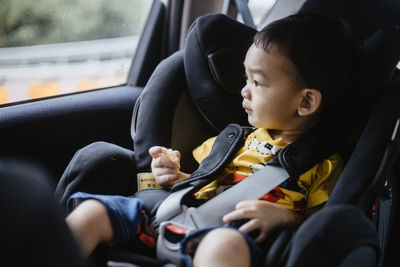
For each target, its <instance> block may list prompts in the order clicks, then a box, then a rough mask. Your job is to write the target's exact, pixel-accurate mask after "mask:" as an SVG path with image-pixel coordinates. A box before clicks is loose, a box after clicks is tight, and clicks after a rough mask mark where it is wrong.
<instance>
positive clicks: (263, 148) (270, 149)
mask: <svg viewBox="0 0 400 267" xmlns="http://www.w3.org/2000/svg"><path fill="white" fill-rule="evenodd" d="M253 147H255V148H256V149H257V151H258V152H260V153H261V154H262V155H273V156H274V155H276V154H277V153H278V152H279V150H281V149H280V148H279V147H278V146H274V145H271V144H270V143H268V142H267V141H263V142H260V141H258V140H257V137H254V139H253V140H251V141H250V143H249V146H248V149H252V148H253Z"/></svg>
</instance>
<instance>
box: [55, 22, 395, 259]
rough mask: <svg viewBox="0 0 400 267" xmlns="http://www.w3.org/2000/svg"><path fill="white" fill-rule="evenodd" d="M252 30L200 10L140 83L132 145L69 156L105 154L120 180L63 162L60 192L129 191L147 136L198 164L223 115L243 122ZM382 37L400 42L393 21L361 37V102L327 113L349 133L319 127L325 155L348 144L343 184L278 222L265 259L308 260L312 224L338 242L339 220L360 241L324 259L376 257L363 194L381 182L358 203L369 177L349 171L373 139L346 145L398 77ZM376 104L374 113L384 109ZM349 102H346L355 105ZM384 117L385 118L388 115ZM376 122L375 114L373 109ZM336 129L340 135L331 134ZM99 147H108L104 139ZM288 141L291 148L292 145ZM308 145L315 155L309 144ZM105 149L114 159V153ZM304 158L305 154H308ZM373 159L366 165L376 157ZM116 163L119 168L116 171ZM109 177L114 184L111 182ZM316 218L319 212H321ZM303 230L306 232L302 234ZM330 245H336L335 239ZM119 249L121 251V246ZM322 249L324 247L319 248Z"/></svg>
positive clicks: (188, 163)
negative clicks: (297, 216)
mask: <svg viewBox="0 0 400 267" xmlns="http://www.w3.org/2000/svg"><path fill="white" fill-rule="evenodd" d="M254 33H255V31H254V30H253V29H251V28H249V27H246V26H245V25H243V24H240V23H238V22H236V21H235V20H233V19H230V18H228V17H226V16H223V15H210V16H206V17H203V18H201V19H199V20H197V21H196V23H195V24H194V26H193V27H192V28H191V30H190V33H189V35H188V38H187V42H186V46H185V49H184V50H183V51H179V52H177V53H175V54H174V55H172V56H171V57H169V58H167V59H166V60H164V61H163V62H162V63H161V64H160V65H159V66H158V67H157V69H156V70H155V72H154V73H153V75H152V77H151V79H150V81H149V82H148V84H147V85H146V87H145V89H144V91H143V93H142V95H141V97H140V101H138V103H137V107H136V108H137V109H136V112H135V113H134V116H133V123H132V129H133V130H132V133H133V137H134V152H132V151H129V150H126V149H123V148H119V147H117V146H114V145H112V144H107V143H103V142H101V143H95V144H92V145H90V146H88V147H86V148H84V149H82V150H81V151H79V152H78V153H77V154H76V156H75V160H79V159H85V160H86V161H87V162H88V164H92V163H90V162H91V161H100V162H102V161H104V162H105V164H101V165H102V166H106V168H107V170H104V171H106V172H109V173H110V177H113V179H119V180H118V181H116V180H112V179H111V178H110V180H109V181H98V180H95V179H96V178H97V177H98V176H96V175H95V172H92V173H90V172H89V173H85V175H82V173H81V174H80V175H81V177H78V178H77V177H75V178H71V177H73V174H72V175H71V173H74V172H76V173H79V171H77V170H66V173H69V175H68V179H63V178H62V181H61V182H60V185H59V187H58V194H59V196H60V198H61V199H62V200H65V199H66V197H67V196H68V195H70V194H71V193H73V192H76V191H78V190H79V191H88V192H93V193H108V194H115V193H118V194H123V195H130V194H133V193H134V192H135V182H134V179H135V174H136V173H138V172H143V171H149V166H150V161H151V159H150V156H149V155H148V152H147V151H148V148H149V147H151V146H153V145H163V146H166V147H173V148H175V149H178V150H180V151H181V152H182V159H183V162H182V167H183V169H184V170H185V171H188V172H190V171H193V170H194V169H195V168H196V164H195V163H194V162H193V161H192V160H190V159H191V158H192V157H191V156H190V154H191V150H192V149H193V148H194V147H196V146H197V145H199V144H200V143H201V141H202V140H204V139H206V138H207V137H209V136H212V135H215V134H216V133H217V132H218V131H220V130H221V129H222V128H224V127H225V126H226V125H227V124H228V123H232V122H236V123H239V124H242V125H245V124H247V119H246V115H245V113H244V112H243V111H242V109H241V108H240V103H241V96H240V89H241V88H242V86H243V84H244V78H243V75H242V74H243V70H242V62H243V59H244V56H245V52H246V50H247V48H248V47H249V46H250V44H251V39H252V36H253V35H254ZM388 44H393V46H394V47H395V48H396V45H397V47H399V46H398V44H399V33H398V28H396V27H391V28H389V29H385V30H383V32H379V33H377V35H374V36H373V37H372V38H371V39H369V41H368V42H366V48H367V49H366V51H367V52H366V55H365V57H364V58H365V63H364V64H363V65H362V67H360V70H359V74H358V77H357V78H356V79H355V81H354V84H353V87H354V88H356V89H357V90H358V91H357V94H360V96H365V97H363V98H359V102H358V103H357V105H354V103H346V104H345V105H343V107H342V109H341V113H338V114H337V117H336V118H332V119H333V120H335V121H337V122H338V124H337V125H345V126H346V129H351V130H349V131H346V134H342V133H344V131H341V130H338V129H330V130H331V131H330V132H329V131H328V132H325V133H326V134H328V136H332V138H331V139H330V140H331V142H330V143H328V144H327V145H326V146H324V147H323V149H322V150H321V148H318V151H314V152H316V153H320V155H325V154H327V153H330V152H331V151H332V150H333V149H336V147H337V146H338V145H340V147H341V148H342V149H343V153H345V154H348V155H349V157H350V159H349V162H348V165H347V166H346V170H345V172H344V174H343V177H345V178H343V179H342V178H341V180H340V181H341V182H340V183H339V184H338V186H337V188H339V189H336V188H335V190H334V193H333V196H332V200H330V201H329V202H328V205H327V207H326V208H324V209H323V210H322V211H321V212H319V213H317V214H315V216H313V217H312V218H310V219H309V220H308V221H307V222H306V223H304V224H303V226H302V227H301V228H300V229H299V230H298V231H297V232H296V233H293V232H283V233H282V234H281V235H280V236H279V237H278V238H277V240H276V242H275V243H274V244H273V245H272V247H271V249H270V253H269V254H268V255H267V260H266V261H267V263H268V264H269V266H277V265H285V264H286V265H288V266H292V265H295V266H301V265H299V264H300V262H304V263H307V264H311V263H310V262H307V260H310V259H312V258H313V257H304V259H303V258H302V256H304V255H308V254H307V253H310V249H311V251H312V250H314V249H315V248H321V249H322V247H321V246H317V245H316V244H318V243H315V240H316V239H315V238H310V237H315V235H312V233H314V230H315V229H318V228H319V229H320V231H318V232H317V233H316V234H317V236H319V237H321V236H323V237H324V238H322V239H320V240H319V241H326V239H325V238H329V239H331V240H334V241H335V242H337V240H336V239H334V238H333V237H336V238H338V237H339V235H335V236H329V233H331V232H332V231H337V230H340V229H341V230H342V233H343V235H344V236H347V238H350V237H349V236H350V235H349V233H348V231H345V230H349V229H354V228H358V229H360V231H358V232H354V233H355V234H354V235H352V237H351V238H350V240H349V241H348V243H349V242H350V241H351V242H358V244H361V245H362V246H361V245H360V249H361V250H360V251H361V254H360V253H355V254H356V255H357V256H358V257H350V258H347V257H346V256H348V255H349V254H351V247H350V248H349V247H345V246H343V250H342V251H340V253H341V255H339V256H337V259H338V261H337V262H334V261H332V260H329V258H324V257H322V259H321V261H323V260H325V261H326V260H327V259H328V261H329V262H330V263H340V262H342V263H343V262H344V263H346V264H347V263H354V262H358V263H360V261H359V260H365V259H368V257H366V256H365V255H370V256H371V258H374V259H375V260H376V259H377V258H378V253H377V251H376V240H377V237H376V233H375V228H374V227H373V225H371V224H370V222H369V220H367V219H366V213H367V211H368V210H369V208H370V205H369V203H370V202H371V201H372V199H373V200H375V199H376V193H377V192H376V193H375V195H372V194H371V197H370V199H368V201H367V202H368V205H365V206H364V205H360V201H361V200H360V199H361V198H360V196H364V190H365V187H366V186H367V185H368V184H369V183H370V181H371V179H364V178H360V179H355V178H354V174H353V175H351V172H352V171H353V172H356V176H358V177H361V175H359V174H357V173H358V171H359V170H358V169H357V168H356V167H357V166H356V165H357V161H360V162H363V157H364V156H366V155H365V153H363V152H362V151H361V152H358V151H359V150H361V149H366V148H365V147H368V145H369V144H370V143H368V144H367V145H365V143H361V140H363V139H360V143H359V145H357V147H356V150H354V153H355V154H354V153H351V151H352V150H353V147H354V144H355V141H356V140H358V136H359V135H358V133H360V132H361V129H362V127H363V126H364V123H365V121H366V120H367V118H368V117H369V114H370V113H371V110H372V109H371V107H372V106H374V105H375V103H376V100H377V99H378V98H380V96H381V95H383V94H382V91H383V88H384V87H389V88H391V87H395V86H396V80H395V79H393V75H394V72H396V73H397V71H395V68H396V62H397V61H398V59H399V56H398V53H397V50H396V49H395V48H394V47H392V46H390V45H389V46H388ZM389 82H391V83H389ZM392 83H394V84H392ZM397 85H398V83H397ZM385 93H387V94H388V96H387V97H386V98H383V99H388V100H391V101H394V100H393V99H396V97H397V96H396V95H393V94H395V93H396V90H385ZM391 94H392V95H391ZM382 101H385V100H382ZM355 106H357V108H355ZM381 106H384V107H389V106H390V107H396V105H393V103H385V104H382V105H381ZM238 107H239V108H238ZM379 107H380V106H378V108H377V110H378V111H375V113H379V112H381V111H379V110H380V108H379ZM349 109H351V112H350V111H349ZM375 113H374V114H375ZM397 114H398V113H397V110H396V112H392V113H391V114H390V115H391V116H394V117H396V116H397ZM371 118H373V117H371ZM372 121H374V120H372ZM384 121H385V123H386V120H384ZM378 122H381V121H380V120H379V119H378ZM371 123H372V124H374V123H376V122H369V123H368V125H370V124H371ZM387 124H388V126H387V127H388V128H387V130H385V132H384V133H382V135H384V136H385V138H386V137H388V132H390V131H391V130H392V128H393V127H394V124H391V122H387ZM333 132H334V133H335V134H336V136H337V137H333ZM349 132H351V133H352V134H351V136H349V135H348V133H349ZM313 134H315V135H321V132H318V131H317V132H314V133H313ZM369 134H371V133H369ZM389 136H390V135H389ZM314 137H315V136H313V135H309V136H308V137H305V139H303V141H302V142H311V141H310V139H313V138H314ZM367 138H368V137H367ZM385 138H383V139H380V140H379V142H383V143H384V145H383V150H384V149H385V146H386V141H387V138H386V139H385ZM377 142H378V141H377ZM372 143H373V142H372ZM379 145H381V143H379ZM101 147H104V148H107V149H102V148H101ZM110 147H112V148H113V151H115V154H113V155H100V154H97V157H93V154H92V153H90V152H91V151H93V150H96V151H110V149H109V148H110ZM293 147H294V150H296V146H293ZM94 148H95V149H94ZM367 149H368V148H367ZM379 149H382V146H379ZM313 154H314V155H315V153H313ZM366 154H368V153H366ZM296 157H297V158H296ZM307 157H310V155H308V154H304V153H293V154H292V157H291V159H292V160H293V162H294V163H296V162H303V163H304V161H305V158H307ZM376 157H377V160H376V161H375V162H374V163H375V164H380V160H381V159H382V155H380V154H379V151H378V152H377V156H376ZM111 158H112V160H110V159H111ZM118 160H119V161H120V162H124V164H123V166H122V167H121V165H112V164H111V163H110V162H115V161H118ZM313 160H315V159H313ZM107 162H108V163H107ZM352 162H356V163H352ZM308 164H311V163H310V162H308ZM358 164H359V163H358ZM368 164H370V163H368ZM94 165H96V166H98V165H99V164H98V163H96V164H94ZM369 166H372V163H371V165H369ZM71 168H72V167H71ZM117 168H118V170H117ZM121 168H124V169H125V170H124V171H123V172H122V171H121ZM303 168H304V166H303ZM89 169H90V168H89ZM374 170H376V169H373V167H371V172H368V174H367V175H369V176H371V175H372V176H373V177H375V173H374ZM117 171H118V174H119V173H121V175H120V176H118V177H117V175H116V173H117ZM346 177H348V178H346ZM353 183H356V185H358V184H362V185H358V186H355V187H356V189H355V192H352V190H351V189H350V190H348V188H347V187H348V186H351V185H353ZM381 183H382V182H381V181H380V182H378V183H376V188H378V185H379V184H381ZM110 184H114V185H115V186H112V187H110V186H109V185H110ZM365 201H366V200H363V201H362V202H363V203H364V202H365ZM346 214H347V216H353V217H354V219H352V222H353V224H352V225H351V227H346V226H344V223H345V222H346V220H344V219H343V220H342V221H341V222H340V223H339V221H335V222H336V223H334V224H332V220H330V219H329V218H335V219H336V218H337V217H338V215H342V216H343V218H347V217H345V216H346ZM321 218H325V219H323V220H321ZM321 221H322V222H321ZM338 227H339V228H338ZM327 231H328V232H327ZM357 234H358V235H357ZM304 235H305V236H307V237H308V238H305V237H304ZM360 240H362V242H361V241H360ZM307 242H308V243H307ZM335 242H333V241H332V243H330V245H329V246H327V249H328V251H329V252H330V254H331V256H332V257H333V256H334V255H333V253H332V246H334V245H335V244H336V245H337V244H338V243H335ZM351 242H350V243H351ZM326 244H328V243H326ZM351 245H354V243H351ZM353 248H354V246H353ZM325 251H326V250H325ZM335 251H336V252H338V253H339V251H338V250H336V248H335ZM122 254H124V255H125V256H126V254H125V253H122ZM115 255H121V253H114V252H113V253H111V254H110V256H111V257H114V258H112V259H114V260H115V259H116V258H115V257H116V256H115ZM318 255H323V254H322V253H320V254H318ZM360 255H362V257H360ZM138 257H139V256H137V257H135V256H134V257H133V258H134V259H137V258H138ZM118 260H120V261H121V258H118ZM122 261H124V260H122ZM321 261H320V262H319V261H318V260H314V264H315V263H318V262H319V263H321ZM372 262H373V261H372ZM325 263H326V262H325ZM149 264H150V263H145V264H144V265H145V266H150V265H149ZM151 264H155V265H157V264H161V263H157V262H152V263H151ZM271 264H272V265H271ZM307 264H306V265H303V266H313V265H312V264H311V265H307ZM373 264H374V262H373ZM315 266H316V265H315ZM327 266H329V265H327ZM332 266H334V265H332ZM366 266H367V265H366ZM371 266H374V265H371Z"/></svg>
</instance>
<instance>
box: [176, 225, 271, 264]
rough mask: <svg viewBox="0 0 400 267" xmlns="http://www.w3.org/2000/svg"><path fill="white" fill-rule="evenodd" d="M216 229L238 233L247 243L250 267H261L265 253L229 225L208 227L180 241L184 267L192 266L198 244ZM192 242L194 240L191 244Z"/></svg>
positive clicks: (246, 235)
mask: <svg viewBox="0 0 400 267" xmlns="http://www.w3.org/2000/svg"><path fill="white" fill-rule="evenodd" d="M217 228H229V229H233V230H235V231H238V232H239V233H240V234H241V235H242V236H243V237H244V238H245V239H246V241H247V244H248V246H249V249H250V257H251V267H257V266H262V264H263V263H264V259H265V254H266V252H265V251H264V250H263V249H261V248H260V247H259V246H258V245H257V244H256V243H255V242H254V240H253V239H252V238H251V237H250V236H249V235H248V234H246V233H245V232H242V231H239V230H238V229H237V228H236V227H233V226H229V225H221V226H215V227H209V228H204V229H201V230H199V231H196V232H194V233H192V234H190V235H188V236H186V237H185V238H184V239H183V240H182V241H181V248H180V251H179V252H180V254H181V256H182V259H183V261H184V263H185V266H186V267H191V266H192V258H193V255H194V253H195V251H196V249H197V245H198V243H199V242H200V241H201V239H203V237H204V236H205V235H206V234H207V233H208V232H210V231H212V230H215V229H217ZM193 240H195V241H194V242H193ZM190 243H197V244H195V245H192V244H190ZM188 246H193V248H189V249H188Z"/></svg>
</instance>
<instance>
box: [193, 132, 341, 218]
mask: <svg viewBox="0 0 400 267" xmlns="http://www.w3.org/2000/svg"><path fill="white" fill-rule="evenodd" d="M215 139H216V137H213V138H210V139H208V140H207V141H205V142H204V143H203V144H202V145H200V146H199V147H198V148H196V149H195V150H194V151H193V156H194V158H195V159H196V160H197V161H198V162H199V163H200V162H201V161H202V160H203V159H204V158H206V157H207V156H208V155H209V153H210V151H211V148H212V146H213V144H214V141H215ZM286 145H288V143H286V142H285V141H284V140H283V139H282V138H279V139H275V140H274V139H272V137H271V136H270V135H269V133H268V131H267V130H265V129H261V128H259V129H256V130H255V131H253V132H252V133H251V134H250V135H249V136H248V137H247V138H246V141H245V144H244V146H243V147H242V148H241V149H240V150H239V151H238V152H237V154H236V155H235V157H234V159H233V160H232V162H231V163H230V164H229V165H228V166H227V167H226V168H225V170H224V172H223V174H222V175H221V176H220V177H217V178H216V179H215V180H214V181H213V182H211V183H210V184H208V185H206V186H204V187H203V188H201V189H200V190H199V191H198V192H196V193H195V197H196V198H198V199H210V198H212V197H214V196H216V195H217V194H219V193H220V192H222V191H224V190H225V189H227V188H229V187H230V186H232V185H233V184H235V183H237V182H239V181H241V180H243V179H245V178H246V177H247V176H248V175H250V174H252V173H254V172H255V171H257V170H259V169H261V168H262V167H264V166H265V165H266V164H267V163H268V161H269V160H270V159H272V158H273V157H275V156H276V155H277V154H278V152H279V150H280V149H282V148H284V147H285V146H286ZM342 170H343V161H342V159H341V157H340V155H339V154H334V155H332V156H330V157H328V158H327V159H324V160H321V161H320V162H319V163H318V164H316V165H315V166H314V167H312V168H311V169H310V170H308V171H307V172H305V173H304V174H302V175H300V177H299V179H298V180H297V184H295V185H293V184H290V183H288V181H285V182H283V183H282V184H281V185H279V187H276V188H275V189H273V190H272V191H271V192H269V193H266V194H265V195H264V196H263V197H262V198H261V199H263V200H267V201H271V202H274V203H277V204H279V205H282V206H284V207H286V208H288V209H291V210H296V211H303V210H305V209H309V208H312V207H315V206H318V205H320V204H322V203H324V202H326V201H327V200H328V198H329V195H330V193H331V192H332V190H333V187H334V186H335V184H336V182H337V180H338V178H339V176H340V173H341V172H342Z"/></svg>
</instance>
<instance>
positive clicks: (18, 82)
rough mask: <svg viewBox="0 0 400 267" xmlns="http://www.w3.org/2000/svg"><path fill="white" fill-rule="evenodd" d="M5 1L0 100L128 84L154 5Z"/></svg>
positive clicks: (140, 1) (101, 0)
mask: <svg viewBox="0 0 400 267" xmlns="http://www.w3.org/2000/svg"><path fill="white" fill-rule="evenodd" d="M1 2H2V3H1V6H2V7H1V9H0V17H1V20H0V104H4V103H10V102H15V101H21V100H27V99H32V98H39V97H46V96H52V95H58V94H65V93H71V92H76V91H83V90H90V89H96V88H100V87H108V86H113V85H118V84H122V83H124V82H125V81H126V78H127V74H128V71H129V67H130V64H131V60H132V55H133V54H134V51H135V48H136V45H137V43H138V40H139V36H140V34H141V31H142V29H143V26H144V23H145V20H146V18H147V15H148V12H149V9H150V7H151V3H152V1H150V0H115V1H107V0H68V1H65V0H35V1H31V0H18V1H15V0H2V1H1Z"/></svg>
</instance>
